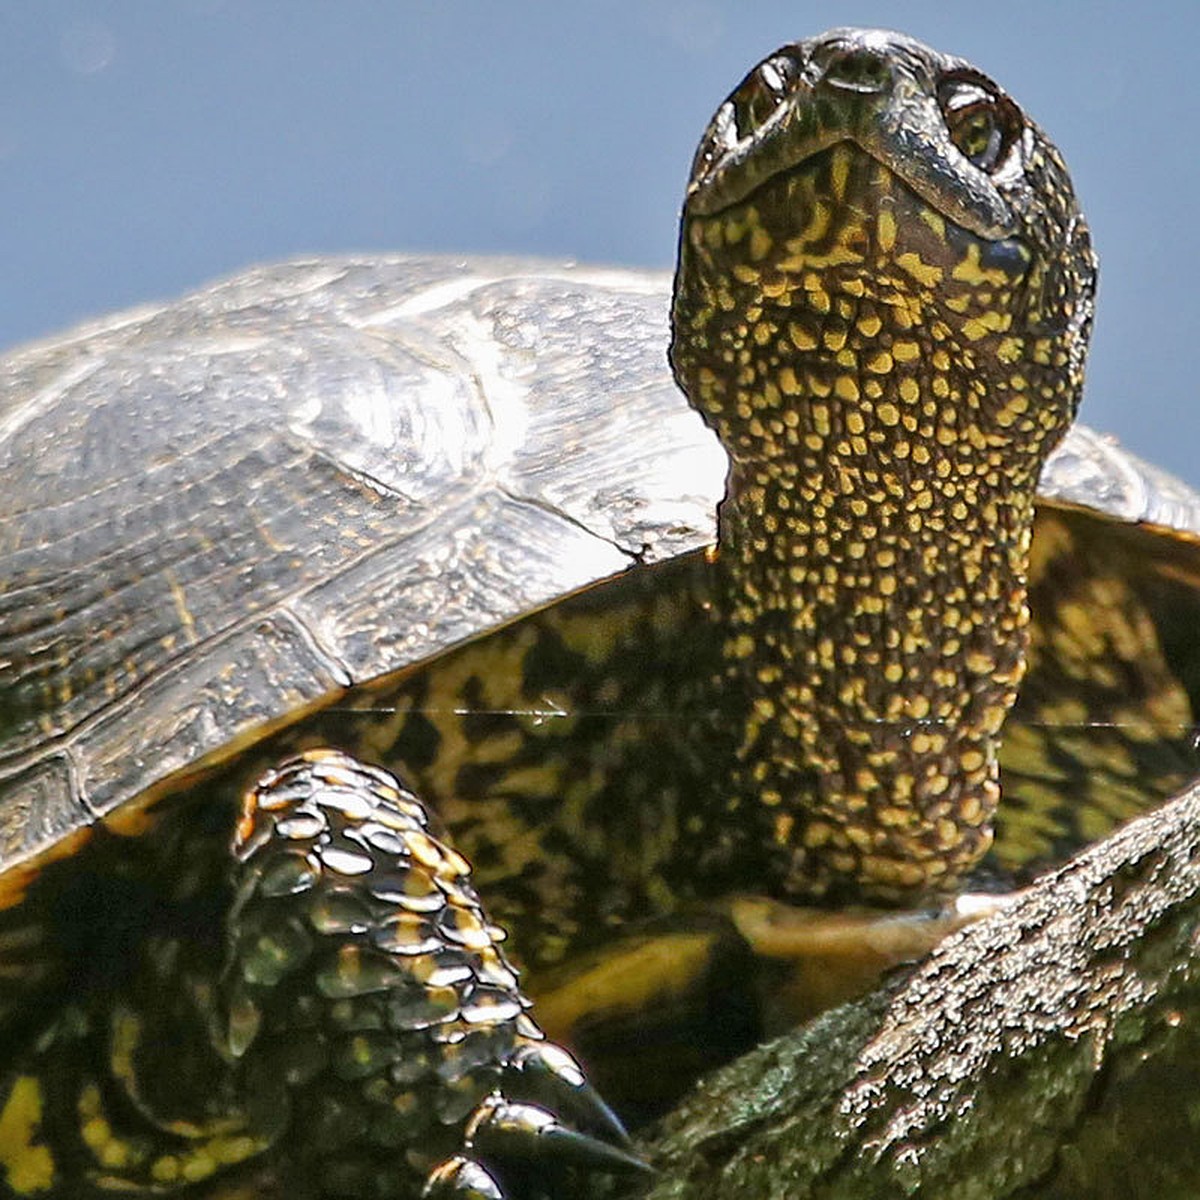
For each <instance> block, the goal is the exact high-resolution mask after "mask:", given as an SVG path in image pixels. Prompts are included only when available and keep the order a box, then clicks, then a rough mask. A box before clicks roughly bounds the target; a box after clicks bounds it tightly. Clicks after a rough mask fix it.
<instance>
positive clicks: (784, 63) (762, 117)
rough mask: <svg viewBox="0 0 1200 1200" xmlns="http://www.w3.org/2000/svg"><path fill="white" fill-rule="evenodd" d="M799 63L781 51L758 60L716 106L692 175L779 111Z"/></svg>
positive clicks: (713, 161) (733, 146)
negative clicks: (723, 101) (718, 105)
mask: <svg viewBox="0 0 1200 1200" xmlns="http://www.w3.org/2000/svg"><path fill="white" fill-rule="evenodd" d="M798 74H799V67H798V66H797V64H796V62H795V60H794V59H792V58H790V57H789V56H788V55H786V54H783V53H780V54H775V55H773V56H772V57H771V58H768V59H766V60H765V61H763V62H761V63H759V64H758V66H757V67H755V68H754V70H753V71H751V72H750V74H749V75H747V76H746V78H745V79H743V80H742V82H741V83H740V84H739V85H738V87H737V90H736V91H734V93H733V94H732V95H731V96H730V97H729V99H728V100H726V101H725V103H724V104H722V105H721V107H720V108H719V109H717V114H716V116H715V117H713V119H712V122H711V123H710V124H709V127H708V129H707V130H706V131H705V134H704V137H703V138H702V139H701V142H700V148H699V150H697V151H696V158H695V160H694V162H693V164H692V177H693V178H696V177H697V176H698V175H699V174H701V173H702V172H704V171H707V170H709V169H711V168H712V167H713V166H714V165H715V164H716V163H717V162H718V161H719V160H720V159H721V158H722V157H723V156H724V155H725V154H727V153H728V152H729V151H730V150H732V149H734V148H735V147H736V146H737V145H738V143H739V142H742V141H745V139H746V138H751V137H753V136H754V135H755V134H756V133H758V131H759V130H760V129H762V127H763V126H764V125H765V124H766V123H767V122H768V121H769V120H770V119H771V117H772V115H773V114H774V113H775V112H777V111H778V109H779V106H780V104H781V103H782V102H783V101H784V100H785V99H786V97H787V95H788V93H789V92H790V91H791V89H792V84H793V83H794V81H795V79H796V76H797V75H798Z"/></svg>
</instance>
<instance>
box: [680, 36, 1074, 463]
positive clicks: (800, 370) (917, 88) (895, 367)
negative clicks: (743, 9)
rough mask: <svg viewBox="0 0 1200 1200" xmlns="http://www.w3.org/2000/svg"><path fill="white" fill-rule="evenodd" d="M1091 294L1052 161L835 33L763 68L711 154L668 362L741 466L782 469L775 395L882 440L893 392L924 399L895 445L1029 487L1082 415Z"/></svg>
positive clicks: (1009, 112)
mask: <svg viewBox="0 0 1200 1200" xmlns="http://www.w3.org/2000/svg"><path fill="white" fill-rule="evenodd" d="M1095 279H1096V263H1095V258H1094V256H1093V253H1092V250H1091V243H1090V239H1089V236H1088V230H1087V226H1086V223H1085V222H1084V220H1083V218H1082V216H1081V214H1080V212H1079V209H1078V207H1077V204H1076V201H1075V195H1074V191H1073V189H1072V186H1071V181H1070V178H1069V177H1068V175H1067V171H1066V167H1065V166H1064V164H1063V160H1062V158H1061V156H1060V154H1059V152H1058V151H1057V149H1056V148H1055V147H1054V146H1053V145H1052V144H1051V142H1050V141H1049V140H1048V139H1047V138H1046V136H1045V135H1044V134H1043V133H1042V131H1041V130H1040V129H1039V128H1038V126H1037V125H1036V124H1034V123H1033V122H1032V121H1031V120H1030V119H1029V118H1028V117H1026V116H1025V114H1024V113H1023V112H1022V110H1021V109H1020V108H1019V107H1018V106H1017V104H1016V103H1015V102H1014V101H1013V100H1012V99H1011V98H1010V97H1009V96H1007V95H1006V94H1005V93H1004V91H1003V90H1002V89H1001V88H1000V87H998V86H997V85H996V84H995V83H993V82H992V81H991V80H990V79H989V78H987V76H985V75H983V74H982V73H981V72H980V71H978V70H977V69H976V68H974V67H973V66H971V65H970V64H969V63H967V62H965V61H963V60H962V59H958V58H954V57H951V56H948V55H945V54H941V53H939V52H937V51H935V50H932V49H930V48H929V47H928V46H925V45H923V44H922V43H920V42H917V41H914V40H913V39H911V38H908V37H905V36H903V35H901V34H896V33H889V32H884V31H880V30H860V29H839V30H833V31H831V32H829V33H826V34H823V35H821V36H820V37H816V38H812V39H809V40H807V41H803V42H798V43H796V44H794V45H790V46H785V47H783V48H782V49H780V50H778V51H776V53H774V54H772V55H771V56H770V57H769V58H767V59H764V60H763V61H762V62H761V63H760V64H759V65H758V66H757V67H755V68H754V70H752V71H751V72H750V74H749V75H747V76H746V78H745V79H744V80H743V81H742V82H741V84H740V85H739V86H738V87H737V88H736V89H735V90H734V92H733V94H732V95H731V96H730V97H729V98H728V99H727V100H726V101H725V102H724V103H723V104H722V105H721V107H720V108H719V109H718V110H717V113H716V115H715V116H714V117H713V119H712V121H711V122H710V124H709V126H708V129H707V130H706V131H705V133H704V137H703V139H702V140H701V143H700V147H699V149H698V150H697V152H696V157H695V160H694V162H693V164H692V172H691V178H690V181H689V183H688V189H687V198H686V201H685V204H684V213H683V223H682V230H681V237H680V247H679V266H678V272H677V275H676V280H675V301H674V338H673V343H672V348H671V361H672V364H673V366H674V368H675V371H676V374H677V376H678V377H679V379H680V382H681V383H682V385H683V386H684V388H685V390H686V391H687V392H688V394H689V396H690V397H691V399H692V401H693V403H694V404H696V405H697V407H698V408H699V409H700V411H701V412H702V414H703V415H704V417H705V419H706V420H708V421H709V423H710V424H712V425H713V426H714V428H715V429H716V431H717V432H718V434H719V435H720V436H721V438H722V440H723V441H724V443H725V446H726V449H727V451H728V452H729V454H730V455H731V457H732V458H733V459H734V460H735V461H738V460H740V459H742V458H751V459H758V458H762V457H764V456H766V457H770V456H772V455H773V454H774V453H775V452H776V451H777V449H778V446H777V444H776V443H778V442H779V441H780V439H781V435H780V433H779V431H778V430H777V429H776V428H775V427H776V426H777V425H780V419H781V418H782V416H783V412H784V411H786V409H787V408H788V407H789V398H788V397H789V395H801V394H803V395H807V396H809V397H810V398H815V399H817V400H820V399H822V398H823V393H826V392H828V393H830V394H831V395H832V398H833V400H834V402H835V403H836V404H837V405H839V407H841V408H842V409H843V411H844V412H847V413H848V412H849V411H850V407H849V406H854V407H856V408H858V409H859V410H860V412H861V416H862V418H863V421H864V423H865V424H867V425H871V424H876V423H878V418H879V414H878V413H877V412H876V411H875V409H876V407H877V405H876V404H875V403H874V401H878V400H880V399H881V398H882V395H883V392H884V390H890V389H885V387H884V384H883V382H882V381H881V380H880V378H879V377H880V376H888V375H890V374H891V372H892V371H895V372H896V379H897V380H900V379H903V378H908V379H909V383H907V384H906V385H905V391H906V392H908V393H909V394H912V390H913V383H914V382H916V383H923V384H925V385H928V386H922V387H921V395H920V398H919V399H915V398H914V399H913V400H912V401H908V402H905V401H904V399H903V396H900V397H899V399H900V401H901V404H904V403H907V404H908V405H909V407H908V408H902V409H901V418H902V420H903V421H904V423H905V424H906V425H915V426H918V427H919V426H920V425H928V426H932V427H933V429H934V430H935V431H936V436H941V437H947V436H948V435H949V431H953V432H955V433H956V435H957V437H966V438H972V439H974V440H976V441H978V440H979V439H980V438H982V439H984V440H990V441H993V442H995V443H996V444H995V445H992V446H990V447H987V448H986V449H983V448H980V449H982V450H983V452H984V453H985V454H987V456H988V457H989V458H990V459H992V460H993V461H994V462H995V463H996V465H997V466H999V467H1001V468H1002V469H1004V470H1006V471H1007V472H1009V473H1010V474H1011V473H1012V472H1013V471H1016V472H1017V475H1018V477H1019V478H1020V480H1021V481H1023V482H1025V483H1026V484H1027V485H1028V486H1032V484H1029V479H1030V478H1031V476H1032V477H1033V478H1036V474H1037V471H1038V470H1039V469H1040V466H1041V462H1042V460H1043V459H1044V457H1045V455H1046V454H1047V453H1048V452H1049V451H1050V449H1052V448H1053V445H1054V444H1055V443H1056V442H1057V440H1058V439H1059V438H1060V437H1061V435H1062V433H1063V432H1064V431H1065V429H1066V427H1067V425H1068V424H1069V423H1070V420H1071V419H1072V417H1073V415H1074V412H1075V408H1076V406H1077V403H1078V398H1079V394H1080V389H1081V386H1082V378H1083V362H1084V357H1085V354H1086V349H1087V339H1088V333H1089V329H1090V324H1091V316H1092V307H1093V294H1094V291H1095ZM876 321H878V329H877V330H876ZM873 330H874V331H875V332H872V331H873ZM893 348H895V349H898V351H899V353H889V352H890V351H892V350H893ZM731 365H732V368H733V369H730V368H731ZM789 366H790V371H789V370H788V367H789ZM956 375H957V376H958V378H957V379H955V376H956ZM922 377H923V378H922ZM939 380H940V382H939ZM793 389H794V390H793ZM985 393H986V394H987V395H986V398H985ZM772 410H776V411H774V412H773V411H772ZM888 412H889V414H890V412H891V410H890V409H888ZM852 423H854V424H857V422H852ZM760 430H761V431H762V432H760ZM916 431H917V430H916V428H914V429H912V430H910V431H909V432H910V433H915V432H916ZM956 440H957V438H956ZM1001 443H1003V444H1001Z"/></svg>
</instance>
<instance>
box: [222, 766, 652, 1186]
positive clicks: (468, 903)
mask: <svg viewBox="0 0 1200 1200" xmlns="http://www.w3.org/2000/svg"><path fill="white" fill-rule="evenodd" d="M234 854H235V857H236V858H237V860H238V864H239V868H238V870H239V874H240V881H239V884H238V890H237V895H236V897H235V900H234V903H233V906H232V908H231V911H230V915H229V936H230V956H229V960H228V966H227V968H226V971H225V975H224V978H223V980H222V988H223V990H224V993H225V995H224V999H225V1005H224V1009H225V1011H226V1012H227V1013H228V1027H227V1029H226V1030H224V1031H222V1032H223V1038H222V1040H223V1042H224V1044H225V1049H226V1052H227V1054H228V1056H229V1057H230V1059H231V1060H233V1061H236V1062H238V1063H240V1070H241V1072H242V1074H243V1078H244V1080H245V1083H246V1089H247V1096H248V1098H249V1099H248V1103H249V1104H250V1105H252V1106H254V1105H259V1106H263V1107H265V1108H268V1109H275V1110H276V1111H278V1109H279V1107H280V1106H282V1107H284V1108H286V1109H287V1110H288V1111H289V1112H290V1118H289V1120H288V1122H287V1132H285V1133H284V1134H283V1135H282V1136H281V1139H280V1142H279V1143H278V1145H279V1148H280V1149H281V1150H282V1151H283V1157H284V1159H285V1160H286V1161H287V1162H288V1163H290V1166H289V1167H285V1168H283V1171H284V1174H285V1175H287V1174H288V1173H289V1172H290V1171H292V1170H295V1171H296V1172H297V1178H298V1179H301V1178H302V1179H303V1180H304V1186H306V1187H310V1188H311V1187H312V1185H313V1178H314V1175H315V1177H316V1180H317V1181H318V1182H317V1192H318V1194H319V1195H321V1196H322V1197H324V1196H343V1195H345V1196H370V1195H381V1194H396V1195H404V1194H406V1193H407V1194H414V1193H415V1191H416V1187H415V1181H416V1180H417V1179H419V1178H420V1176H421V1175H423V1174H425V1173H427V1172H432V1173H431V1174H430V1175H429V1181H428V1184H427V1187H426V1191H425V1193H424V1194H425V1195H427V1196H436V1197H438V1198H439V1200H443V1198H450V1197H453V1198H455V1200H476V1198H479V1200H484V1198H487V1200H494V1198H497V1197H501V1196H504V1195H510V1194H511V1195H513V1196H514V1197H515V1196H519V1195H520V1194H521V1192H522V1191H523V1190H524V1187H525V1185H524V1181H525V1179H526V1177H527V1176H528V1174H529V1173H530V1172H533V1174H534V1176H535V1177H537V1178H538V1180H539V1182H540V1184H541V1185H543V1186H544V1184H545V1182H546V1179H547V1177H549V1178H550V1180H551V1182H553V1177H554V1176H555V1175H557V1174H558V1173H560V1172H562V1171H565V1170H568V1169H570V1168H574V1167H582V1168H589V1169H602V1170H609V1171H621V1170H636V1169H639V1168H641V1167H642V1164H641V1163H640V1162H639V1160H638V1159H636V1158H634V1157H633V1156H632V1154H630V1153H629V1152H628V1150H627V1149H626V1146H627V1138H626V1135H625V1132H624V1130H623V1128H622V1127H621V1125H620V1122H619V1121H618V1120H617V1118H616V1117H615V1116H614V1115H613V1113H612V1112H611V1110H609V1109H608V1107H607V1106H606V1105H605V1104H604V1103H603V1101H601V1100H600V1098H599V1096H598V1095H597V1094H596V1093H595V1092H594V1091H593V1089H592V1088H591V1087H590V1085H588V1083H587V1081H586V1080H585V1078H584V1076H583V1072H582V1071H581V1070H580V1068H579V1066H578V1065H577V1064H576V1063H575V1061H574V1060H573V1059H572V1058H571V1057H570V1055H568V1054H567V1053H566V1051H564V1050H562V1049H561V1048H560V1047H557V1046H555V1045H554V1044H553V1043H549V1042H547V1041H545V1039H544V1038H543V1035H542V1033H541V1030H540V1029H539V1028H538V1026H537V1025H536V1024H535V1022H534V1021H533V1020H532V1018H531V1016H530V1014H529V1012H528V1009H529V1001H528V1000H527V999H526V998H525V996H524V995H523V994H522V992H521V990H520V987H519V984H518V981H517V976H516V974H515V972H514V971H513V969H512V968H511V966H510V965H509V964H508V962H507V961H506V960H505V957H504V954H503V953H502V951H501V949H500V947H499V943H500V941H501V940H502V939H503V936H504V934H503V931H502V930H500V929H497V928H496V927H495V926H492V925H490V924H489V923H488V920H487V918H486V915H485V913H484V911H483V909H482V906H481V904H480V900H479V897H478V895H477V894H476V893H475V890H474V888H473V887H472V886H471V882H470V868H469V866H468V864H467V862H466V861H465V860H464V859H463V858H462V856H461V855H459V854H458V853H456V852H455V851H454V850H453V849H452V848H450V847H449V846H447V845H446V844H445V843H443V842H441V841H439V840H438V839H437V838H435V837H433V836H432V835H431V833H430V832H429V827H428V820H427V816H426V813H425V810H424V808H423V806H422V805H421V804H420V802H419V801H418V800H417V799H416V798H415V797H414V796H413V795H412V794H411V793H410V792H408V791H407V790H406V789H405V788H404V787H403V786H402V785H401V784H400V783H399V782H398V781H397V780H396V779H395V778H394V777H393V776H391V775H389V774H388V773H387V772H385V771H382V770H379V769H376V768H372V767H367V766H364V765H362V764H361V763H359V762H357V761H355V760H354V759H352V758H349V757H347V756H346V755H344V754H340V753H337V752H334V751H324V750H323V751H313V752H309V753H307V754H305V755H304V756H303V757H301V758H297V759H294V760H291V761H289V762H287V763H285V764H283V765H282V766H280V767H279V768H278V769H276V770H273V771H271V772H269V773H268V774H267V775H266V776H264V777H263V778H262V779H261V780H260V781H259V782H258V784H257V785H256V786H255V787H254V788H252V789H251V790H250V791H249V792H248V793H247V795H246V797H245V800H244V803H243V809H242V814H241V819H240V821H239V823H238V829H237V835H236V841H235V845H234ZM281 1093H282V1094H281ZM573 1127H574V1128H573ZM443 1160H444V1161H443ZM393 1188H394V1189H395V1190H394V1191H393V1190H392V1189H393ZM305 1194H307V1193H305Z"/></svg>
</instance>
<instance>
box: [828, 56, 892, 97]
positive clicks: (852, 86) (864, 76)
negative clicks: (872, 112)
mask: <svg viewBox="0 0 1200 1200" xmlns="http://www.w3.org/2000/svg"><path fill="white" fill-rule="evenodd" d="M821 82H822V83H823V84H825V85H826V86H827V87H831V88H839V89H841V90H842V91H847V92H864V93H875V92H883V91H886V90H887V89H888V88H889V87H890V86H891V83H892V68H891V66H890V65H889V64H888V62H887V60H886V59H885V58H884V57H883V55H881V54H878V53H876V52H875V51H874V50H868V49H865V48H864V47H861V46H858V47H854V48H852V49H850V48H847V49H844V50H835V51H834V52H833V53H832V54H830V56H829V60H828V62H827V63H826V64H825V72H824V74H823V75H822V76H821Z"/></svg>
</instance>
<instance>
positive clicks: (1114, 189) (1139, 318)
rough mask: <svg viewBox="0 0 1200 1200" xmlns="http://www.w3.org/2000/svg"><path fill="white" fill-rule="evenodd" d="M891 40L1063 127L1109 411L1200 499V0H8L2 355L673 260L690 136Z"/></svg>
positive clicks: (3, 80) (3, 22)
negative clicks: (257, 274)
mask: <svg viewBox="0 0 1200 1200" xmlns="http://www.w3.org/2000/svg"><path fill="white" fill-rule="evenodd" d="M835 24H878V25H886V26H892V27H901V28H903V29H905V30H906V31H907V32H909V33H912V34H915V35H916V36H918V37H921V38H924V39H925V40H927V41H929V42H932V43H933V44H935V45H937V46H939V47H940V48H942V49H946V50H951V51H954V52H956V53H959V54H962V55H965V56H966V57H968V58H970V59H972V60H974V61H975V62H976V63H977V64H978V65H979V66H980V67H982V68H983V69H984V70H986V71H987V72H988V73H989V74H991V75H993V76H994V77H995V78H996V79H997V80H998V81H999V82H1000V83H1001V84H1002V85H1003V86H1005V87H1006V88H1007V89H1008V90H1009V91H1011V92H1012V93H1013V95H1014V96H1015V97H1016V98H1017V99H1018V100H1019V101H1020V102H1021V103H1022V104H1023V105H1024V106H1025V107H1026V108H1027V109H1028V110H1029V111H1031V112H1032V113H1033V114H1034V116H1035V117H1036V118H1037V119H1038V120H1039V121H1040V122H1041V123H1042V124H1043V125H1044V126H1045V127H1046V128H1047V129H1048V130H1049V131H1050V133H1051V135H1052V136H1053V137H1054V138H1055V140H1056V141H1057V142H1058V143H1059V145H1060V146H1061V147H1062V148H1063V150H1064V152H1065V153H1066V155H1067V158H1068V160H1069V162H1070V163H1071V165H1072V169H1073V172H1074V175H1075V180H1076V183H1077V185H1078V188H1079V191H1080V193H1081V195H1082V197H1083V200H1084V204H1085V208H1086V211H1087V213H1088V215H1089V218H1090V220H1091V223H1092V226H1093V230H1094V233H1095V235H1096V240H1097V243H1098V245H1099V247H1100V251H1101V255H1102V259H1103V276H1102V287H1101V298H1100V318H1099V322H1098V327H1097V332H1096V340H1095V349H1094V353H1093V356H1092V366H1091V371H1090V383H1089V390H1088V399H1087V401H1086V407H1085V414H1086V418H1087V419H1088V421H1089V422H1090V423H1092V424H1093V425H1097V426H1099V427H1101V428H1106V429H1112V430H1116V431H1117V432H1119V434H1120V435H1121V437H1122V439H1123V440H1125V441H1126V442H1127V443H1128V444H1130V445H1131V446H1132V447H1134V448H1135V449H1137V450H1138V451H1140V452H1141V453H1143V454H1146V455H1147V456H1149V457H1151V458H1154V459H1155V460H1157V461H1159V462H1161V463H1163V464H1165V465H1167V466H1169V467H1171V468H1172V469H1174V470H1175V471H1177V472H1179V473H1180V474H1182V475H1183V476H1184V477H1185V478H1187V479H1189V480H1190V481H1191V482H1192V483H1194V484H1197V485H1200V459H1198V457H1197V454H1196V447H1197V446H1198V445H1200V406H1198V405H1197V404H1196V402H1195V396H1196V390H1197V389H1196V386H1195V380H1194V377H1195V375H1196V372H1197V366H1198V360H1200V321H1198V318H1200V283H1198V280H1197V274H1198V271H1200V230H1198V227H1197V220H1196V216H1197V200H1196V197H1197V192H1198V184H1200V180H1198V174H1200V161H1198V160H1200V153H1198V151H1197V142H1198V136H1197V133H1198V131H1197V123H1198V121H1200V69H1198V64H1197V53H1198V47H1197V43H1198V39H1197V33H1198V32H1200V6H1197V5H1193V4H1189V3H1186V2H1185V3H1178V4H1168V3H1161V4H1154V3H1140V4H1115V3H1112V4H1105V3H1102V4H1087V5H1085V4H1081V3H1080V4H1074V3H1063V4H1054V5H1052V4H1050V3H1047V2H1045V0H1043V3H1031V2H1021V0H1008V2H1007V3H1005V4H1003V5H996V4H987V3H980V2H976V0H968V2H965V3H956V4H948V3H945V4H935V3H920V2H909V3H905V4H899V3H866V2H862V3H852V2H848V0H847V2H843V3H817V2H812V3H801V2H799V0H788V2H786V3H785V2H767V0H759V2H758V3H746V2H744V0H742V2H740V3H735V2H733V0H727V2H719V0H642V2H640V3H636V2H633V0H627V2H621V3H618V2H616V0H611V2H605V0H573V2H562V0H560V2H558V3H552V2H547V3H535V2H528V3H519V2H517V0H492V2H489V3H484V2H482V0H480V2H470V0H444V2H443V3H433V2H422V0H390V2H389V0H320V2H318V0H274V2H272V0H76V2H70V0H4V3H3V4H2V6H0V271H2V273H3V281H4V282H3V286H2V287H0V345H8V344H11V343H13V342H16V341H18V340H21V339H24V338H28V337H32V336H35V335H37V334H40V333H45V332H49V331H51V330H53V329H55V328H57V327H60V326H62V325H64V324H66V323H67V322H70V321H74V320H76V319H78V318H80V317H83V316H87V315H89V314H94V313H97V312H100V311H103V310H105V309H110V308H114V307H118V306H123V305H127V304H131V303H134V302H137V301H141V300H146V299H152V298H160V297H168V296H171V295H173V294H175V293H178V292H180V291H182V290H184V289H185V288H188V287H190V286H192V285H194V284H198V283H201V282H203V281H205V280H207V279H209V278H211V277H213V276H215V275H219V274H221V273H224V272H227V271H229V270H232V269H235V268H238V267H241V266H245V265H248V264H250V263H252V262H257V261H262V260H265V259H272V258H278V257H282V256H285V255H290V254H296V253H305V252H311V251H345V250H375V249H380V250H401V249H413V250H417V249H435V250H473V251H504V252H515V253H538V254H550V255H556V256H569V257H575V258H580V259H585V260H595V261H605V262H616V263H630V264H647V265H655V266H668V265H669V264H670V262H671V259H672V255H673V251H674V242H675V220H676V213H677V211H678V205H679V199H680V196H681V193H682V189H683V184H684V179H685V175H686V172H687V168H688V164H689V161H690V158H691V154H692V149H693V146H694V144H695V141H696V139H697V138H698V136H699V134H700V132H701V130H702V129H703V127H704V125H705V123H706V122H707V120H708V117H709V116H710V114H711V113H712V111H713V109H714V108H715V107H716V105H717V103H718V102H719V101H720V100H721V99H722V97H723V96H724V95H725V94H726V93H727V92H728V91H729V89H730V88H731V87H732V86H733V85H734V84H735V83H736V82H737V81H738V80H739V79H740V78H741V76H742V75H743V74H744V73H745V72H746V70H747V69H748V68H749V67H750V66H751V65H752V64H753V63H754V62H755V61H756V60H757V59H759V58H761V57H762V56H763V55H765V54H766V53H767V52H769V51H770V50H772V49H774V48H775V47H776V46H777V45H779V44H780V43H782V42H785V41H789V40H793V39H795V38H797V37H801V36H806V35H809V34H811V33H814V32H817V31H819V30H821V29H823V28H826V27H828V26H830V25H835Z"/></svg>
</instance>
